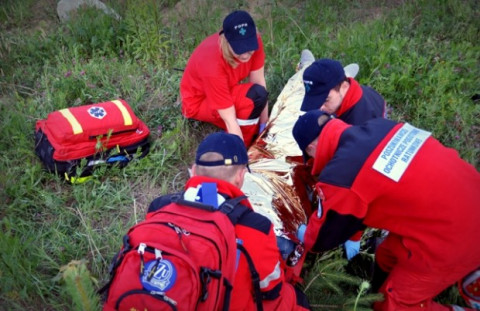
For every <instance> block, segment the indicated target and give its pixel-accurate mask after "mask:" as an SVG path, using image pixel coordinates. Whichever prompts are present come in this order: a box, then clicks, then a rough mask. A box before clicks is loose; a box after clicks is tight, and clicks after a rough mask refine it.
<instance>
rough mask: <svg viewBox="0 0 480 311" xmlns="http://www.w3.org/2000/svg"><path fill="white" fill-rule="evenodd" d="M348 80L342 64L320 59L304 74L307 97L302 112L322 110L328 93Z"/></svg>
mask: <svg viewBox="0 0 480 311" xmlns="http://www.w3.org/2000/svg"><path fill="white" fill-rule="evenodd" d="M345 79H346V76H345V70H344V69H343V67H342V64H341V63H340V62H338V61H336V60H333V59H327V58H324V59H318V60H316V61H315V62H313V63H312V64H311V65H310V66H308V67H307V69H305V71H304V72H303V84H304V86H305V97H304V98H303V102H302V106H301V108H300V109H301V110H302V111H309V110H314V109H320V107H321V106H322V105H323V103H324V102H325V100H326V99H327V96H328V93H329V92H330V90H331V89H333V88H334V87H335V86H337V85H338V84H340V82H342V81H344V80H345Z"/></svg>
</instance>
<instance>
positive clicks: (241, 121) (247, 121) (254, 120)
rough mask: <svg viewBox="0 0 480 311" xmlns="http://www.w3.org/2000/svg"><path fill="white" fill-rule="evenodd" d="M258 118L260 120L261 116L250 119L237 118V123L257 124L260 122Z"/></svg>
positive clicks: (241, 124) (245, 124)
mask: <svg viewBox="0 0 480 311" xmlns="http://www.w3.org/2000/svg"><path fill="white" fill-rule="evenodd" d="M258 120H260V118H256V119H249V120H243V119H237V123H238V125H240V126H247V125H255V124H257V123H258Z"/></svg>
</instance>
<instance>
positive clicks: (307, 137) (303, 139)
mask: <svg viewBox="0 0 480 311" xmlns="http://www.w3.org/2000/svg"><path fill="white" fill-rule="evenodd" d="M331 118H332V116H331V115H329V114H328V113H326V112H323V111H321V110H318V109H316V110H310V111H307V112H306V113H305V114H303V115H302V116H300V117H299V118H298V120H297V122H295V125H294V126H293V130H292V134H293V138H295V141H296V142H297V145H298V147H299V148H300V150H302V153H303V159H304V160H305V161H307V160H308V159H309V158H310V156H309V155H308V154H307V152H306V149H307V147H308V145H310V144H311V143H312V141H314V140H315V139H316V138H318V136H320V133H321V132H322V129H323V127H324V126H325V124H327V122H328V121H330V119H331Z"/></svg>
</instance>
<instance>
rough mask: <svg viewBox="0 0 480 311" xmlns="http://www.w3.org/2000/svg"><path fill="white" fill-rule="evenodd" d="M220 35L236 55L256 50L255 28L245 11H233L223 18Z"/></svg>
mask: <svg viewBox="0 0 480 311" xmlns="http://www.w3.org/2000/svg"><path fill="white" fill-rule="evenodd" d="M222 33H223V34H224V35H225V38H226V39H227V41H228V43H229V44H230V46H231V47H232V50H233V51H234V52H235V54H237V55H241V54H243V53H246V52H250V51H256V50H258V39H257V28H256V27H255V22H254V21H253V19H252V17H251V16H250V14H248V13H247V12H245V11H233V12H232V13H230V14H229V15H228V16H227V17H225V19H224V20H223V30H222Z"/></svg>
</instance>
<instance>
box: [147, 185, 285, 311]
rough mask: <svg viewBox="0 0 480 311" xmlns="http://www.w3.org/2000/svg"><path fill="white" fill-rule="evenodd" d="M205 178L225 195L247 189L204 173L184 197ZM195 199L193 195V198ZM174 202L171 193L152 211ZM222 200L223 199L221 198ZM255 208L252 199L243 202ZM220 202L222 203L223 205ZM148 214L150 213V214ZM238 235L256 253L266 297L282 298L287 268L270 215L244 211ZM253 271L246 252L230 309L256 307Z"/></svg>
mask: <svg viewBox="0 0 480 311" xmlns="http://www.w3.org/2000/svg"><path fill="white" fill-rule="evenodd" d="M204 182H208V183H212V182H214V183H216V184H217V190H218V194H219V195H220V196H222V197H223V198H224V199H228V198H236V197H239V196H243V195H244V194H243V192H242V191H241V190H240V189H238V188H237V187H235V186H234V185H232V184H230V183H228V182H226V181H223V180H219V179H213V178H208V177H203V176H194V177H192V178H191V179H190V180H188V182H187V184H186V187H185V190H186V191H185V195H184V199H186V200H189V198H188V197H187V193H190V192H191V191H194V192H195V193H197V192H196V190H195V189H199V187H201V184H202V183H204ZM190 200H192V199H190ZM169 203H170V199H169V198H168V196H162V197H159V198H157V199H155V200H154V201H153V202H152V203H151V204H150V207H149V208H148V213H151V212H154V211H156V210H158V209H159V208H162V207H163V206H165V205H166V204H169ZM219 203H220V204H221V202H219ZM241 203H242V204H243V205H245V206H247V207H249V208H251V205H250V202H249V201H248V199H245V200H243V201H242V202H241ZM220 204H219V205H220ZM147 217H148V214H147ZM235 233H236V237H237V239H241V240H242V242H243V246H244V247H245V249H246V250H247V252H248V253H249V255H250V256H251V257H252V260H253V262H254V264H255V268H256V269H257V271H258V274H259V276H260V290H261V292H262V299H264V300H270V301H272V300H277V299H278V300H281V299H282V297H281V294H282V293H283V291H282V286H283V287H285V286H284V285H288V284H284V282H285V281H284V280H285V276H284V272H283V269H282V267H281V262H280V253H279V250H278V247H277V242H276V236H275V233H274V231H273V225H272V223H271V222H270V220H269V219H268V218H266V217H265V216H263V215H261V214H258V213H256V212H254V211H253V209H252V210H251V212H247V213H245V214H243V216H242V217H241V218H240V219H239V220H238V222H237V224H236V226H235ZM252 293H253V288H252V281H251V274H250V270H249V267H248V263H247V261H246V259H245V256H241V257H240V261H239V264H238V268H237V271H236V273H235V281H234V284H233V292H232V299H231V303H230V310H255V300H254V298H253V295H252Z"/></svg>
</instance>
